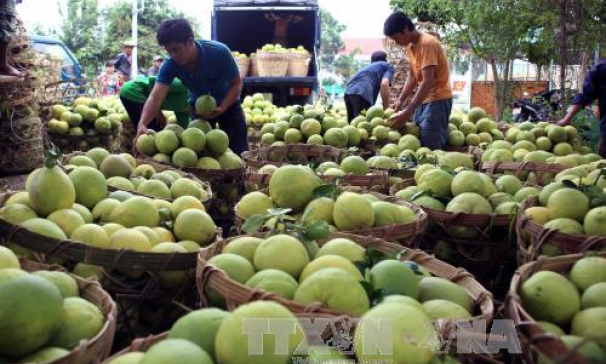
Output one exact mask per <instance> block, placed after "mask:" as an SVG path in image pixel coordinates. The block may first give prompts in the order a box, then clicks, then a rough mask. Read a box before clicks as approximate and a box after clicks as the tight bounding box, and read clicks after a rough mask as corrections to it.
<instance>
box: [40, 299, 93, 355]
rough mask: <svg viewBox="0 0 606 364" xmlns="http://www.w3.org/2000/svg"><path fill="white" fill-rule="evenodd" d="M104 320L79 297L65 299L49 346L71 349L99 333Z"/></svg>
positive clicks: (90, 305) (88, 303) (89, 304)
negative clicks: (58, 322) (57, 325)
mask: <svg viewBox="0 0 606 364" xmlns="http://www.w3.org/2000/svg"><path fill="white" fill-rule="evenodd" d="M104 320H105V319H104V317H103V314H102V313H101V311H100V310H99V308H97V306H95V305H94V304H92V303H90V302H88V301H86V300H84V299H82V298H80V297H69V298H66V299H65V300H64V301H63V313H62V319H61V324H60V325H59V327H58V328H57V331H55V332H54V333H53V338H52V339H51V341H50V345H52V346H57V347H60V348H64V349H71V348H73V347H75V346H76V345H78V343H80V341H81V340H90V339H92V338H94V337H95V336H96V335H97V334H98V333H99V331H101V328H102V327H103V323H104Z"/></svg>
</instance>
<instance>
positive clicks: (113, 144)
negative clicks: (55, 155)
mask: <svg viewBox="0 0 606 364" xmlns="http://www.w3.org/2000/svg"><path fill="white" fill-rule="evenodd" d="M121 129H122V128H119V129H113V130H112V131H111V132H110V133H108V134H96V135H68V134H56V133H50V132H47V133H46V134H47V135H48V137H49V139H50V140H51V142H52V143H53V144H55V145H56V146H57V147H58V148H59V149H60V150H61V152H62V153H73V152H78V151H83V152H85V151H87V150H90V149H92V148H95V147H101V148H103V149H106V150H107V151H108V152H110V153H119V152H120V151H121V142H122V140H121V132H120V130H121Z"/></svg>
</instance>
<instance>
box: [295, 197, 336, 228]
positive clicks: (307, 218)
mask: <svg viewBox="0 0 606 364" xmlns="http://www.w3.org/2000/svg"><path fill="white" fill-rule="evenodd" d="M334 205H335V201H334V200H332V199H330V198H328V197H318V198H316V199H314V200H311V202H310V203H309V204H307V206H306V207H305V210H304V211H303V215H302V217H301V222H302V223H304V224H308V223H311V222H313V221H326V222H327V223H328V224H329V225H332V224H333V217H332V216H333V209H334Z"/></svg>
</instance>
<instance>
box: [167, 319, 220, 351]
mask: <svg viewBox="0 0 606 364" xmlns="http://www.w3.org/2000/svg"><path fill="white" fill-rule="evenodd" d="M230 316H231V313H230V312H226V311H223V310H220V309H217V308H205V309H201V310H197V311H193V312H190V313H188V314H187V315H185V316H183V317H181V318H180V319H179V320H177V322H175V324H174V325H173V327H172V329H170V331H169V332H168V338H169V339H185V340H189V341H191V342H192V343H194V344H196V345H198V346H199V347H200V348H201V349H203V350H204V351H205V352H207V353H208V354H209V355H210V356H211V358H213V359H215V338H216V336H217V331H219V327H221V324H223V322H224V321H225V319H227V318H228V317H230Z"/></svg>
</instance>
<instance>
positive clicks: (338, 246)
mask: <svg viewBox="0 0 606 364" xmlns="http://www.w3.org/2000/svg"><path fill="white" fill-rule="evenodd" d="M325 255H338V256H341V257H343V258H345V259H348V260H349V261H350V262H352V263H353V262H360V261H365V260H366V250H365V249H364V248H363V247H362V246H360V245H358V244H357V243H356V242H354V241H352V240H349V239H346V238H335V239H331V240H329V241H328V242H326V244H324V245H322V246H321V247H320V249H319V250H318V252H317V253H316V256H315V258H316V259H318V258H320V257H322V256H325Z"/></svg>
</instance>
